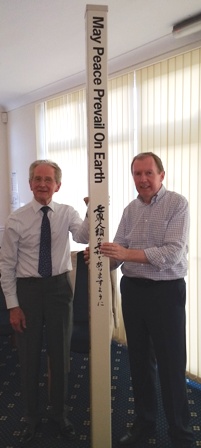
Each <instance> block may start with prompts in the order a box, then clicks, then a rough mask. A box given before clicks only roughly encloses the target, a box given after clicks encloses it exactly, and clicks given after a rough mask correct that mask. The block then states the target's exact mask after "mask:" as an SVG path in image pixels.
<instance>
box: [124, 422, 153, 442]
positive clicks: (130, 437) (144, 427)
mask: <svg viewBox="0 0 201 448" xmlns="http://www.w3.org/2000/svg"><path fill="white" fill-rule="evenodd" d="M155 427H156V425H155V424H154V423H147V424H143V423H140V422H139V421H138V420H136V421H135V422H134V423H133V426H132V428H131V429H130V430H129V431H128V432H127V433H126V434H125V436H123V437H122V438H121V439H120V441H119V445H121V446H129V445H133V444H134V443H135V442H138V441H139V440H140V439H143V438H144V437H145V436H147V435H148V434H149V433H150V432H151V431H153V430H154V429H155Z"/></svg>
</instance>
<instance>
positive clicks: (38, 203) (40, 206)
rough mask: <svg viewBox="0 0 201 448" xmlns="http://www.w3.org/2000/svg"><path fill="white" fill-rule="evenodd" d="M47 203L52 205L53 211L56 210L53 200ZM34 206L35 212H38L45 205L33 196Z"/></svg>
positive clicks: (49, 205)
mask: <svg viewBox="0 0 201 448" xmlns="http://www.w3.org/2000/svg"><path fill="white" fill-rule="evenodd" d="M47 205H48V207H50V209H51V210H52V211H54V202H53V201H50V202H49V204H47ZM32 207H33V209H34V211H35V213H37V212H38V211H39V210H40V209H41V208H42V207H43V205H42V204H40V202H38V201H36V199H35V198H33V199H32Z"/></svg>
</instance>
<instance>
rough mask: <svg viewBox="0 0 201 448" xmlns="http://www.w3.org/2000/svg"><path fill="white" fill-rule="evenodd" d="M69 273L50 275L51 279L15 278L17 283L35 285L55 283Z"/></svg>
mask: <svg viewBox="0 0 201 448" xmlns="http://www.w3.org/2000/svg"><path fill="white" fill-rule="evenodd" d="M68 273H69V271H66V272H63V273H62V274H58V275H52V276H51V277H17V282H18V283H20V282H22V283H26V282H27V283H37V282H49V283H50V282H52V283H54V282H57V280H60V279H62V277H66V275H68Z"/></svg>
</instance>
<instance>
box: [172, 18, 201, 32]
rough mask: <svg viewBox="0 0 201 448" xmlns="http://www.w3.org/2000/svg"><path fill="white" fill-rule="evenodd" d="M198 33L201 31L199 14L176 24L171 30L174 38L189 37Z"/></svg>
mask: <svg viewBox="0 0 201 448" xmlns="http://www.w3.org/2000/svg"><path fill="white" fill-rule="evenodd" d="M198 31H201V13H200V14H197V15H196V16H193V17H190V18H189V19H186V20H182V22H179V23H176V24H175V25H174V26H173V28H172V34H173V36H174V37H175V38H180V37H184V36H189V35H190V34H193V33H196V32H198Z"/></svg>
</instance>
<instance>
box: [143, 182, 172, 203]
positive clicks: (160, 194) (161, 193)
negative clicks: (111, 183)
mask: <svg viewBox="0 0 201 448" xmlns="http://www.w3.org/2000/svg"><path fill="white" fill-rule="evenodd" d="M165 192H166V188H165V187H164V185H162V186H161V188H160V190H158V192H157V193H156V194H155V195H154V196H153V198H152V200H151V202H150V204H154V203H155V202H158V201H159V200H160V199H161V198H162V197H163V196H164V194H165ZM137 198H138V199H139V200H140V202H141V203H142V204H145V202H144V201H143V200H142V198H141V197H140V195H139V194H138V196H137ZM150 204H149V205H150Z"/></svg>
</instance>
